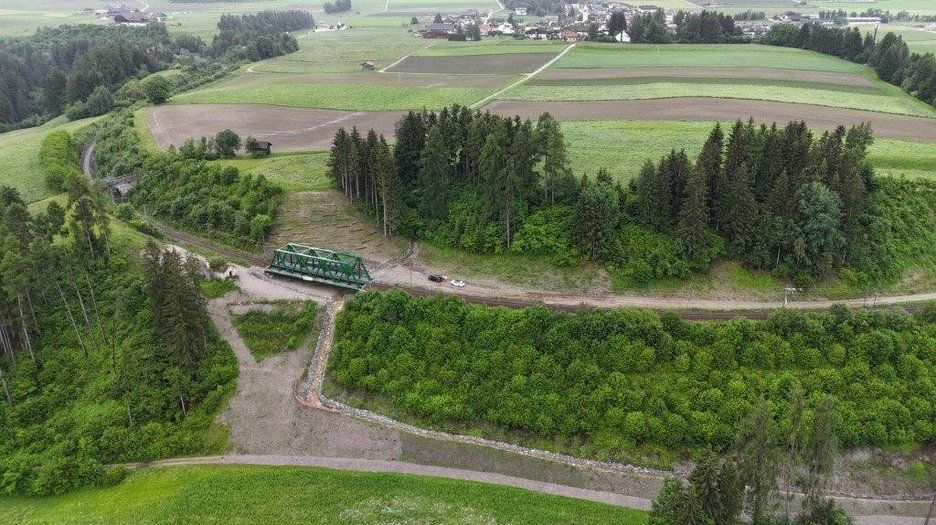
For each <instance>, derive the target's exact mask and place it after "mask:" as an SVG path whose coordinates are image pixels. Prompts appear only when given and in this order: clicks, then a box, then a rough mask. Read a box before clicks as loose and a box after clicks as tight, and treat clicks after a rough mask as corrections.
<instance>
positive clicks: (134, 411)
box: [0, 179, 237, 494]
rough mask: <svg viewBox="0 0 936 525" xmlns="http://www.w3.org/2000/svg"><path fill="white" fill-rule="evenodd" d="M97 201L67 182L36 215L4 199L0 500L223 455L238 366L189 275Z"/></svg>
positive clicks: (15, 198) (0, 215)
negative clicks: (218, 419)
mask: <svg viewBox="0 0 936 525" xmlns="http://www.w3.org/2000/svg"><path fill="white" fill-rule="evenodd" d="M104 199H106V197H104V196H103V195H101V194H99V193H96V192H95V191H94V190H92V189H91V188H90V187H89V186H88V185H87V184H86V183H84V181H82V180H81V179H73V180H71V181H70V185H69V191H68V200H67V203H66V204H65V205H64V206H63V205H60V204H59V203H58V202H51V203H49V205H48V207H47V209H46V210H45V211H42V212H39V213H35V214H31V213H30V212H29V211H27V208H26V205H25V203H24V202H23V201H22V200H21V199H20V197H19V195H18V194H17V192H16V190H14V189H12V188H8V187H2V188H0V245H2V247H3V249H2V253H3V256H2V262H0V354H2V355H0V429H2V430H0V492H2V493H5V494H54V493H60V492H63V491H66V490H69V489H71V488H74V487H77V486H83V485H88V484H101V483H108V482H116V481H119V480H120V477H121V475H122V468H121V467H112V468H106V466H107V465H108V464H113V463H120V462H126V461H138V460H147V459H154V458H159V457H166V456H172V455H180V454H195V453H206V452H213V451H215V452H216V451H217V449H218V448H219V447H223V446H224V444H223V443H219V442H212V441H211V440H209V439H206V435H205V431H206V429H208V427H209V426H210V425H211V424H212V420H213V414H214V412H215V411H216V410H217V409H218V408H219V406H220V404H221V403H222V402H223V401H224V399H225V398H226V396H227V395H228V394H229V393H230V392H231V391H232V389H233V385H234V383H233V382H234V378H235V377H236V375H237V364H236V361H235V360H234V357H233V354H232V353H231V351H230V349H229V348H228V347H227V345H225V344H224V343H223V342H222V341H220V340H219V339H218V337H217V336H216V334H215V332H214V330H213V328H211V326H210V323H209V322H208V318H207V312H206V310H205V304H204V302H203V301H204V299H203V298H202V297H201V294H200V293H199V292H198V287H197V281H198V279H199V277H198V275H197V273H196V272H195V270H194V268H193V267H191V266H190V265H189V264H187V263H184V262H183V260H182V259H181V258H180V256H179V255H178V254H176V253H175V252H173V251H166V252H161V251H160V249H159V248H158V247H156V246H155V245H152V246H149V247H147V249H146V250H145V254H144V258H143V261H142V263H141V260H140V255H139V254H140V246H139V245H138V244H137V245H134V244H132V243H129V244H128V242H127V240H126V238H125V237H118V238H117V239H115V238H114V237H115V236H114V235H113V231H112V230H111V228H110V221H109V218H108V216H107V214H106V209H105V207H104Z"/></svg>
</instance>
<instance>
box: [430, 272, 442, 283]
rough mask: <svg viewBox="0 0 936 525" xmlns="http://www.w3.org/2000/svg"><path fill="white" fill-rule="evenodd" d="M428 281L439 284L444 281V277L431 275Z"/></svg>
mask: <svg viewBox="0 0 936 525" xmlns="http://www.w3.org/2000/svg"><path fill="white" fill-rule="evenodd" d="M429 280H430V281H432V282H434V283H441V282H442V281H444V280H445V276H444V275H438V274H432V275H430V276H429Z"/></svg>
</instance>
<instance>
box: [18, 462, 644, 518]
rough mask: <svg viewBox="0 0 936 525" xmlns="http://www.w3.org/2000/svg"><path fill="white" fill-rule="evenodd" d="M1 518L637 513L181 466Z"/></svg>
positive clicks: (313, 473) (440, 488)
mask: <svg viewBox="0 0 936 525" xmlns="http://www.w3.org/2000/svg"><path fill="white" fill-rule="evenodd" d="M0 522H2V523H6V524H9V525H21V524H22V525H26V524H39V523H66V522H67V523H71V524H92V523H93V524H108V523H136V524H140V525H142V524H152V525H157V524H166V525H181V524H189V523H193V524H194V523H232V524H234V523H238V524H240V523H242V524H247V523H266V524H277V523H283V524H292V523H334V524H355V525H358V524H360V525H366V524H376V523H419V524H423V523H425V524H428V523H433V524H475V523H478V524H480V523H511V524H516V525H522V524H542V523H551V524H562V523H569V524H572V523H576V524H600V523H619V524H622V525H642V524H644V523H646V522H647V518H646V514H645V513H643V512H640V511H636V510H631V509H626V508H621V507H614V506H611V505H605V504H601V503H592V502H587V501H581V500H576V499H571V498H564V497H558V496H549V495H544V494H537V493H533V492H528V491H525V490H522V489H515V488H511V487H500V486H494V485H487V484H483V483H475V482H461V481H455V480H448V479H435V478H427V477H421V476H410V475H401V474H374V473H356V472H340V471H334V470H327V469H320V468H303V467H262V466H209V465H204V466H184V467H170V468H150V469H146V470H141V471H137V472H134V473H133V474H132V475H131V476H130V478H129V479H127V480H126V481H124V482H123V483H122V484H120V485H118V486H116V487H111V488H106V489H95V490H85V491H81V492H77V493H73V494H68V495H65V496H60V497H55V498H11V497H5V498H0Z"/></svg>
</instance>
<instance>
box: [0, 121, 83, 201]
mask: <svg viewBox="0 0 936 525" xmlns="http://www.w3.org/2000/svg"><path fill="white" fill-rule="evenodd" d="M94 120H95V119H85V120H78V121H75V122H69V121H68V120H67V119H65V117H59V118H56V119H54V120H51V121H49V122H47V123H45V124H44V125H42V126H39V127H35V128H28V129H21V130H16V131H10V132H7V133H3V134H0V184H3V185H7V186H13V187H14V188H16V189H18V190H19V191H20V194H21V195H22V196H23V200H25V201H26V202H35V201H38V200H42V199H44V198H46V197H50V196H52V195H53V194H54V193H53V192H52V191H51V190H49V189H48V188H47V187H46V184H45V178H44V177H43V175H42V167H41V166H40V165H39V144H40V143H41V142H42V139H43V138H44V137H45V136H46V135H48V134H49V132H51V131H54V130H57V129H64V130H66V131H75V130H77V129H80V128H82V127H84V126H86V125H88V124H90V123H91V122H94ZM76 161H77V159H76Z"/></svg>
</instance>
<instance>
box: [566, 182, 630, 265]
mask: <svg viewBox="0 0 936 525" xmlns="http://www.w3.org/2000/svg"><path fill="white" fill-rule="evenodd" d="M582 186H583V188H582V190H581V193H580V194H579V198H578V202H577V203H576V205H575V217H576V220H575V223H574V226H573V228H574V231H573V237H574V239H575V242H576V244H578V246H579V247H580V248H582V250H583V251H584V252H585V254H586V255H587V256H588V257H589V258H591V259H601V258H603V257H605V256H606V255H607V253H608V250H609V249H610V246H611V243H612V240H613V238H614V232H615V229H616V228H617V225H618V222H619V221H620V208H619V206H618V203H617V193H616V191H615V190H614V188H613V187H612V186H611V185H610V184H607V183H603V182H598V183H594V184H590V183H588V182H587V179H586V178H584V177H583V179H582Z"/></svg>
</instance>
